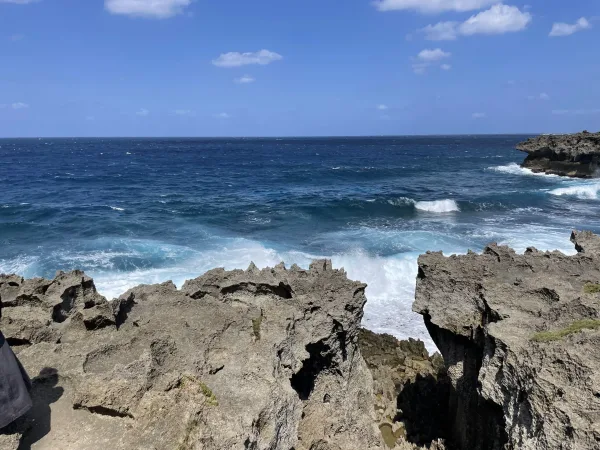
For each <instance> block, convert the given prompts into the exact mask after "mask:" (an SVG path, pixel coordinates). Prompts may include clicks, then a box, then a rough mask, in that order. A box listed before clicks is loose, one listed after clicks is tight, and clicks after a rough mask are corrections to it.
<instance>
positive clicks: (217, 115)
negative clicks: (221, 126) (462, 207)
mask: <svg viewBox="0 0 600 450" xmlns="http://www.w3.org/2000/svg"><path fill="white" fill-rule="evenodd" d="M214 117H215V119H231V116H230V115H229V114H227V113H225V112H223V113H219V114H215V115H214Z"/></svg>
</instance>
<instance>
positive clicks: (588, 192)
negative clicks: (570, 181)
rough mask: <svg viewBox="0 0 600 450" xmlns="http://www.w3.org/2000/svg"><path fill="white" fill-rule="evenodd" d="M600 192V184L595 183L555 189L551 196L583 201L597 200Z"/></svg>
mask: <svg viewBox="0 0 600 450" xmlns="http://www.w3.org/2000/svg"><path fill="white" fill-rule="evenodd" d="M599 191H600V183H594V184H581V185H577V186H570V187H564V188H558V189H553V190H551V191H550V192H549V194H552V195H557V196H563V195H567V196H573V197H577V198H579V199H582V200H597V199H598V192H599Z"/></svg>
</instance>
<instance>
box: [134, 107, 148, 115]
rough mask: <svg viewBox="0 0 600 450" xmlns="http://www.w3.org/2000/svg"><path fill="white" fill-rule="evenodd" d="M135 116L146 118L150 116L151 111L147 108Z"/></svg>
mask: <svg viewBox="0 0 600 450" xmlns="http://www.w3.org/2000/svg"><path fill="white" fill-rule="evenodd" d="M135 114H136V115H138V116H142V117H146V116H147V115H148V114H150V111H148V110H147V109H146V108H142V109H140V110H139V111H137V112H136V113H135Z"/></svg>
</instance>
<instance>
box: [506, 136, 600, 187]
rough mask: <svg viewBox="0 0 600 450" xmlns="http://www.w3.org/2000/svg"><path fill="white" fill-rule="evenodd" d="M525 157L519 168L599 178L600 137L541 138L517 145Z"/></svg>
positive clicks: (569, 175)
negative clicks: (525, 154)
mask: <svg viewBox="0 0 600 450" xmlns="http://www.w3.org/2000/svg"><path fill="white" fill-rule="evenodd" d="M517 150H521V151H522V152H526V153H527V154H528V156H527V158H526V159H525V162H523V164H522V167H525V168H527V169H531V170H533V171H534V172H543V173H547V174H553V175H561V176H567V177H577V178H592V177H598V176H600V173H599V167H598V165H599V163H600V133H588V132H587V131H584V132H582V133H577V134H564V135H542V136H538V137H536V138H532V139H528V140H527V141H525V142H522V143H520V144H519V145H517Z"/></svg>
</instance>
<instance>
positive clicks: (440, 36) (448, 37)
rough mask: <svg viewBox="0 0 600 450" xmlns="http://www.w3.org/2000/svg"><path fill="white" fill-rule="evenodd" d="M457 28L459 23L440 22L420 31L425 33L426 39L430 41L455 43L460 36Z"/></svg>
mask: <svg viewBox="0 0 600 450" xmlns="http://www.w3.org/2000/svg"><path fill="white" fill-rule="evenodd" d="M457 26H458V22H438V23H436V24H435V25H427V26H426V27H425V28H421V29H420V30H419V31H421V32H423V33H425V39H427V40H428V41H453V40H455V39H456V37H457V34H458V30H457Z"/></svg>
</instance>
